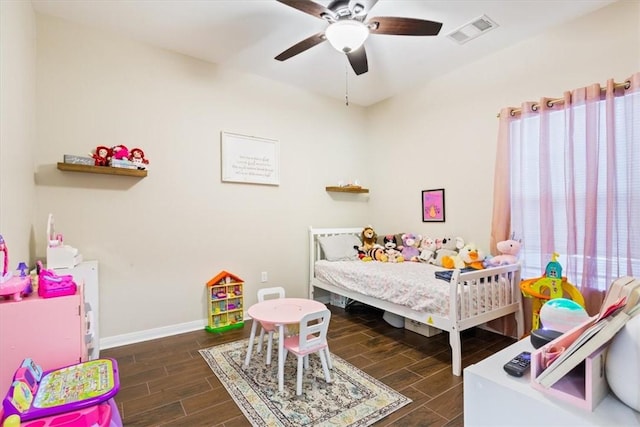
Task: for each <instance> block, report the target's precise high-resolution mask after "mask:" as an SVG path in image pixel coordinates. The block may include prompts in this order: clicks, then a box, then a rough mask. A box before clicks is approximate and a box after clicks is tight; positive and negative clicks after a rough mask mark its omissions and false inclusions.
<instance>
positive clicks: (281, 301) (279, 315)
mask: <svg viewBox="0 0 640 427" xmlns="http://www.w3.org/2000/svg"><path fill="white" fill-rule="evenodd" d="M326 308H327V306H326V305H324V304H323V303H321V302H319V301H314V300H310V299H305V298H277V299H270V300H266V301H263V302H259V303H257V304H254V305H252V306H251V307H249V310H247V313H248V314H249V316H250V317H251V318H252V319H253V322H251V336H250V337H249V346H248V348H247V356H246V358H245V360H244V366H249V361H250V360H251V352H252V350H253V344H254V339H255V336H256V329H257V327H258V323H259V322H268V323H273V324H274V325H277V326H278V390H279V391H282V390H283V389H284V339H282V337H284V326H285V325H291V324H298V323H300V320H302V318H303V317H304V316H305V315H307V314H309V313H315V312H317V311H320V310H325V309H326Z"/></svg>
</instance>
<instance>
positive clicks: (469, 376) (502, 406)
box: [463, 337, 640, 427]
mask: <svg viewBox="0 0 640 427" xmlns="http://www.w3.org/2000/svg"><path fill="white" fill-rule="evenodd" d="M533 350H534V348H533V346H532V345H531V342H530V341H529V338H528V337H527V338H525V339H522V340H520V341H518V342H517V343H515V344H513V345H511V346H509V347H507V348H505V349H504V350H502V351H499V352H498V353H496V354H494V355H492V356H490V357H488V358H486V359H485V360H483V361H482V362H479V363H476V364H475V365H471V366H469V367H467V368H466V369H465V370H464V373H463V375H464V425H465V427H472V426H492V427H493V426H538V427H539V426H545V427H551V426H562V427H566V426H607V427H610V426H640V412H636V411H634V410H633V409H631V408H630V407H628V406H626V405H625V404H624V403H622V402H620V400H618V398H616V397H615V395H613V394H609V395H608V396H606V397H605V398H604V399H603V401H602V402H600V404H599V405H598V406H597V407H596V408H595V409H594V411H593V412H589V411H585V410H582V409H579V408H577V407H574V406H571V405H569V404H567V403H564V402H558V401H557V400H555V399H554V398H552V397H550V396H548V395H546V394H544V393H542V392H540V391H538V390H535V389H533V388H532V387H531V385H530V381H531V376H530V374H529V373H527V374H525V375H524V376H523V377H521V378H516V377H512V376H510V375H508V374H507V373H506V372H505V371H504V370H503V369H502V366H503V365H504V364H505V363H507V362H508V361H509V360H511V358H513V357H514V356H516V355H518V354H519V353H520V352H522V351H530V352H533Z"/></svg>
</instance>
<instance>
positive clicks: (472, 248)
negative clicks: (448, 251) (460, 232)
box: [458, 243, 485, 270]
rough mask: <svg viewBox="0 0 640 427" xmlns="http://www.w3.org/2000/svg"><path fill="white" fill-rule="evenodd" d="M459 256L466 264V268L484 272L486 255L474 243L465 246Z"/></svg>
mask: <svg viewBox="0 0 640 427" xmlns="http://www.w3.org/2000/svg"><path fill="white" fill-rule="evenodd" d="M458 255H459V256H460V258H461V259H462V261H463V262H464V266H465V267H467V268H473V269H475V270H482V269H483V268H484V263H483V261H484V258H485V255H484V253H482V252H481V251H479V250H478V248H477V247H476V245H475V244H474V243H467V244H466V245H464V247H463V248H462V249H460V252H459V254H458Z"/></svg>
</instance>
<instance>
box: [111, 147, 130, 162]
mask: <svg viewBox="0 0 640 427" xmlns="http://www.w3.org/2000/svg"><path fill="white" fill-rule="evenodd" d="M111 152H112V153H113V158H114V159H117V160H129V149H128V148H127V147H126V146H125V145H122V144H120V145H114V146H113V147H111Z"/></svg>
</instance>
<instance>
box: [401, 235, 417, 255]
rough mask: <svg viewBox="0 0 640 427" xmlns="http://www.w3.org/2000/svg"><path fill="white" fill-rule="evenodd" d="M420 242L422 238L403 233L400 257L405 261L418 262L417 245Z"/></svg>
mask: <svg viewBox="0 0 640 427" xmlns="http://www.w3.org/2000/svg"><path fill="white" fill-rule="evenodd" d="M421 240H422V236H420V235H419V234H418V235H416V234H413V233H404V234H403V235H402V248H401V251H402V256H403V257H404V259H405V260H406V261H418V257H419V256H420V251H419V250H418V245H419V244H420V241H421Z"/></svg>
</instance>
